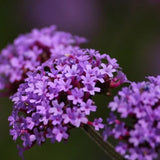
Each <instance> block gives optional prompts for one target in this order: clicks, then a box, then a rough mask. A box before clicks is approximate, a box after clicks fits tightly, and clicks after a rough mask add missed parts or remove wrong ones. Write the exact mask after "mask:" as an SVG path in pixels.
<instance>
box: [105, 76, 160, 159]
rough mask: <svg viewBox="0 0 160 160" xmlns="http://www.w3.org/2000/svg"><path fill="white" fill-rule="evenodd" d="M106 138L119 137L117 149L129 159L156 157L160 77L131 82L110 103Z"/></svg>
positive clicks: (159, 139)
mask: <svg viewBox="0 0 160 160" xmlns="http://www.w3.org/2000/svg"><path fill="white" fill-rule="evenodd" d="M109 108H110V109H111V112H112V113H111V114H110V117H109V118H108V119H107V125H106V127H105V131H104V133H103V135H104V140H107V138H108V137H109V136H114V138H115V139H118V140H120V142H119V144H118V145H117V147H116V150H117V151H118V152H119V153H121V154H122V155H125V157H126V159H129V160H153V159H155V158H157V156H158V152H159V148H160V76H157V77H148V81H147V82H139V83H135V82H133V83H131V85H130V86H129V87H125V88H123V89H122V90H121V91H119V93H118V96H115V97H114V101H113V102H110V104H109Z"/></svg>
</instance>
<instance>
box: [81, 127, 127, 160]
mask: <svg viewBox="0 0 160 160" xmlns="http://www.w3.org/2000/svg"><path fill="white" fill-rule="evenodd" d="M82 129H83V130H84V131H85V133H86V134H87V135H88V136H89V137H90V138H91V139H92V140H93V141H94V142H95V143H97V145H98V146H99V147H100V148H101V149H102V150H103V151H104V152H105V153H106V154H107V155H108V156H109V157H110V158H111V160H124V158H123V157H122V156H121V155H120V154H119V153H117V152H116V151H115V149H114V147H113V146H112V145H111V144H110V143H109V142H107V141H106V142H105V141H103V138H102V136H101V135H100V134H99V133H98V132H97V131H95V129H94V128H93V127H92V126H90V125H84V126H83V127H82Z"/></svg>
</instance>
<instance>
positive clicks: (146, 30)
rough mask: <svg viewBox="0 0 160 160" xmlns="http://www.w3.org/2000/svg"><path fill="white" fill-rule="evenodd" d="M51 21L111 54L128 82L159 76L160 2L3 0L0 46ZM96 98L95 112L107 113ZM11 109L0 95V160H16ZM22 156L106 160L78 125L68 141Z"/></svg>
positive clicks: (103, 102) (103, 103) (49, 159)
mask: <svg viewBox="0 0 160 160" xmlns="http://www.w3.org/2000/svg"><path fill="white" fill-rule="evenodd" d="M51 24H55V25H57V26H58V28H59V30H63V31H68V32H71V33H73V34H76V35H80V36H84V37H87V39H88V40H89V42H88V44H85V45H84V46H83V47H86V48H95V49H97V50H100V51H101V52H102V53H107V54H110V56H111V57H115V58H116V59H117V60H118V62H119V64H120V66H121V67H122V68H123V71H124V72H125V73H126V74H127V77H128V79H129V80H131V81H142V80H145V77H146V76H149V75H158V74H160V70H159V68H160V63H159V60H160V0H14V1H10V0H1V1H0V49H2V48H4V47H5V46H6V45H7V44H8V43H11V42H12V41H13V39H14V38H15V37H17V36H18V35H19V34H21V33H26V32H29V31H30V30H31V29H32V28H41V27H43V26H49V25H51ZM95 99H96V103H97V105H98V106H99V108H100V109H99V110H98V113H97V114H95V115H94V116H100V115H102V116H103V117H105V116H106V115H105V111H104V110H105V108H106V106H107V103H108V101H109V100H105V99H104V97H95ZM110 99H111V98H110ZM11 110H12V104H11V102H9V101H8V98H1V99H0V126H1V129H0V159H2V160H20V158H19V157H18V151H17V149H16V144H15V143H14V142H13V141H12V138H11V137H10V136H9V127H8V121H7V118H8V116H9V114H10V113H11ZM24 155H25V159H26V160H36V159H38V160H44V159H45V160H52V159H55V160H75V159H76V160H82V159H83V160H106V159H108V158H106V156H105V154H104V153H103V151H101V150H100V149H99V148H98V147H97V145H96V144H95V143H94V142H92V140H90V138H89V137H88V136H87V135H86V134H85V133H84V132H83V131H82V130H81V129H75V130H72V132H71V136H70V139H69V141H68V143H67V144H64V143H56V144H51V143H50V142H47V143H45V144H44V145H42V146H35V147H33V148H32V149H31V150H29V151H26V152H25V153H24ZM108 160H109V159H108Z"/></svg>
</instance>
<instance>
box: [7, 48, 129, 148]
mask: <svg viewBox="0 0 160 160" xmlns="http://www.w3.org/2000/svg"><path fill="white" fill-rule="evenodd" d="M102 61H106V62H107V63H103V62H102ZM120 70H121V69H120V68H119V65H118V64H117V61H116V59H111V58H110V57H109V56H108V55H107V54H102V55H101V54H100V53H99V52H98V51H95V50H93V49H90V50H89V49H86V50H85V49H77V48H74V49H73V50H70V51H69V52H68V50H66V54H64V55H63V56H61V57H59V58H51V59H49V60H48V61H46V62H45V63H43V65H42V66H39V67H37V69H36V70H35V71H34V72H33V73H32V72H29V73H28V78H27V79H25V83H23V84H21V85H20V87H19V89H18V91H17V92H16V93H15V94H14V95H13V96H12V97H11V99H12V101H13V102H14V106H13V112H12V115H11V116H10V117H9V121H10V126H12V129H11V130H10V134H11V135H12V136H13V139H14V140H17V138H18V137H20V138H21V140H22V141H23V147H24V148H28V147H29V148H30V147H32V145H33V144H35V143H37V144H38V145H40V144H42V143H43V142H45V140H46V138H49V139H51V141H52V142H54V141H58V142H60V141H62V140H63V139H64V140H67V139H68V137H69V131H70V129H71V128H74V127H80V126H82V125H83V124H87V123H88V124H91V125H93V126H94V127H95V130H99V129H101V128H103V127H104V126H103V124H102V119H101V118H98V119H95V120H94V121H93V122H90V121H89V119H88V116H89V115H90V113H91V112H95V111H96V108H97V106H96V105H95V103H94V101H93V100H92V97H93V96H94V95H95V94H96V93H105V92H109V89H110V88H111V87H116V86H118V85H120V84H121V83H123V82H124V81H125V80H126V77H125V75H124V74H123V73H122V72H121V71H120Z"/></svg>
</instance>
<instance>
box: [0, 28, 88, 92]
mask: <svg viewBox="0 0 160 160" xmlns="http://www.w3.org/2000/svg"><path fill="white" fill-rule="evenodd" d="M84 42H86V39H85V38H82V37H78V36H73V35H71V34H70V33H66V32H62V31H57V30H56V26H50V27H48V28H42V29H40V30H39V29H33V30H32V31H31V32H30V33H27V34H24V35H20V36H18V37H17V38H16V39H15V40H14V42H13V44H9V45H8V46H6V48H4V49H3V50H2V51H1V54H0V89H1V90H3V89H7V90H9V92H11V93H14V92H16V90H17V88H18V85H19V84H20V83H22V82H23V81H24V79H25V78H26V73H27V72H28V71H33V70H34V69H35V68H36V67H37V66H39V65H41V64H42V63H43V62H45V61H46V60H48V59H49V58H50V57H58V56H61V54H64V53H63V50H64V49H68V50H71V49H72V47H78V46H79V45H80V44H81V43H84ZM9 94H10V93H9Z"/></svg>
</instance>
